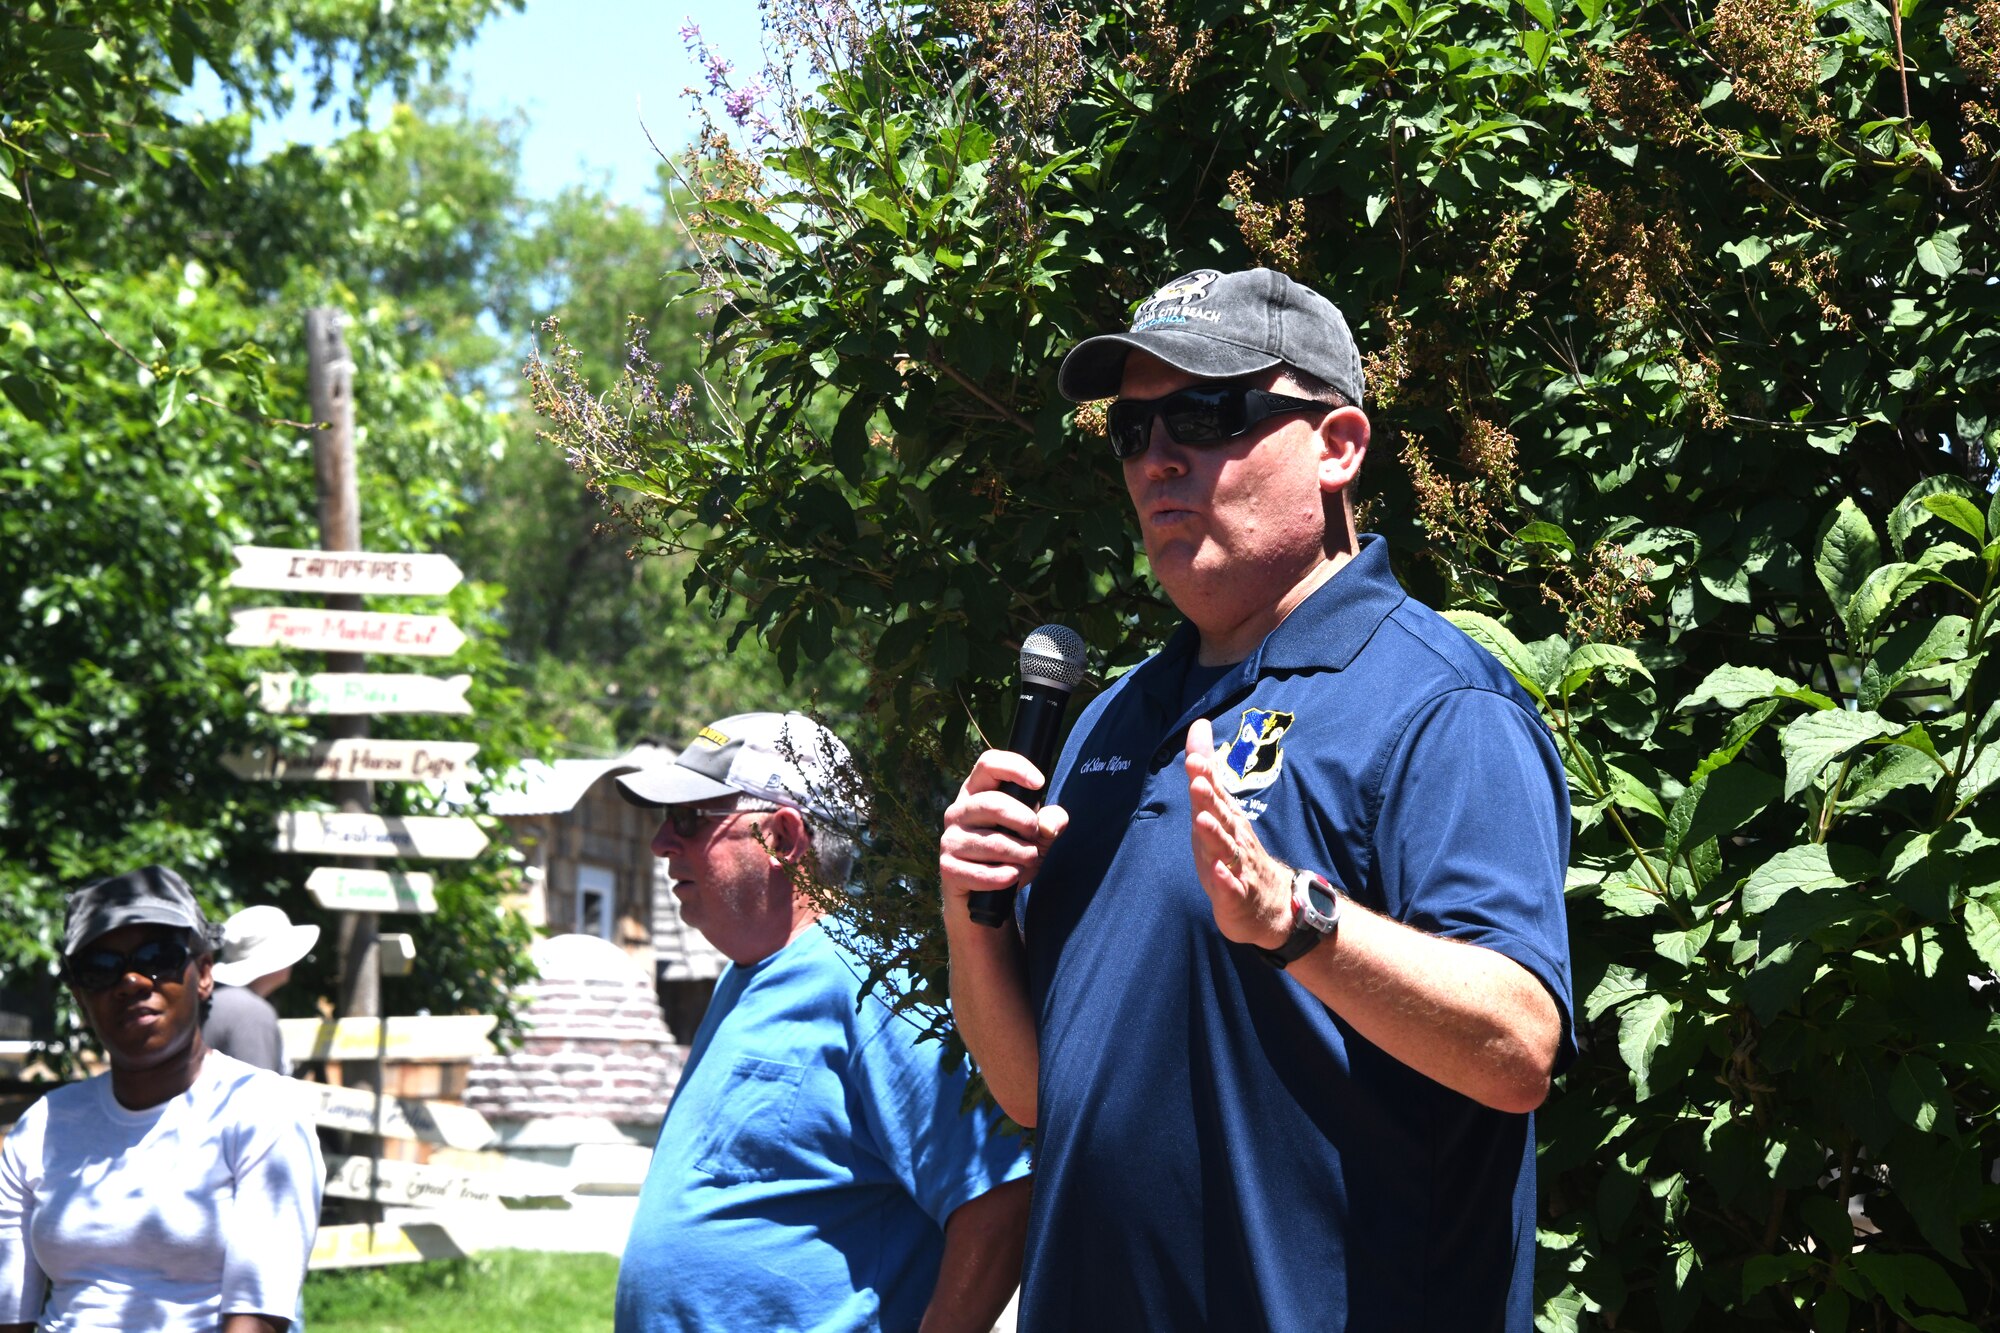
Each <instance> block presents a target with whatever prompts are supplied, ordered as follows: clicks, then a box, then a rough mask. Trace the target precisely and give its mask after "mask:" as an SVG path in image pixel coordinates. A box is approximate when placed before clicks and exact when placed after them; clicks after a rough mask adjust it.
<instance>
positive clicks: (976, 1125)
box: [617, 713, 1028, 1333]
mask: <svg viewBox="0 0 2000 1333" xmlns="http://www.w3.org/2000/svg"><path fill="white" fill-rule="evenodd" d="M847 762H848V761H847V751H846V748H845V747H844V746H843V745H842V744H841V743H840V741H839V740H838V739H836V738H835V737H834V735H833V733H831V732H829V731H827V730H826V729H825V728H824V727H821V726H820V725H818V724H817V723H815V722H813V721H812V720H811V719H809V718H807V717H804V716H802V715H800V714H798V713H786V714H778V713H746V714H742V715H739V716H736V717H729V718H724V719H723V720H722V721H720V722H717V723H715V724H714V725H712V726H708V727H704V728H702V731H701V734H700V735H699V736H697V737H696V738H695V740H694V741H693V743H691V744H690V745H689V746H688V747H687V749H686V750H684V751H682V753H681V755H680V758H679V759H678V760H677V761H676V762H675V763H673V764H669V765H663V766H659V767H655V768H650V769H642V770H640V771H638V772H634V773H627V774H624V775H622V776H621V777H619V779H618V782H619V784H620V786H621V788H622V789H623V793H624V795H625V796H626V798H627V799H628V800H631V801H633V802H634V803H636V804H640V805H648V806H665V807H666V818H665V820H664V821H663V822H662V823H661V825H660V830H659V832H658V833H657V834H656V835H654V838H653V852H654V854H655V855H658V856H662V857H665V858H666V861H667V870H668V873H669V874H670V875H672V876H673V879H674V894H675V896H676V897H677V898H678V899H679V900H680V907H681V916H682V918H683V919H684V920H685V921H686V922H687V923H688V924H689V925H690V926H693V927H694V928H695V929H696V930H699V931H700V932H701V933H702V934H703V935H705V936H706V937H707V938H708V940H709V942H710V943H711V944H713V945H715V947H716V948H717V949H719V950H721V952H722V953H723V954H724V955H725V956H727V957H728V958H729V959H730V960H731V965H730V967H729V968H727V969H726V970H725V971H724V972H723V974H722V977H721V979H720V980H718V981H717V983H716V988H715V995H714V998H713V999H711V1000H710V1001H709V1006H708V1011H707V1013H706V1014H705V1015H704V1016H703V1018H702V1021H701V1026H700V1028H699V1029H698V1030H697V1031H696V1032H695V1037H694V1044H693V1047H692V1049H691V1050H690V1052H689V1055H688V1062H687V1066H686V1068H685V1069H683V1071H682V1073H681V1081H680V1085H679V1087H678V1088H676V1089H675V1092H674V1099H673V1102H672V1104H671V1105H670V1106H669V1107H668V1110H667V1116H666V1119H665V1121H664V1122H663V1123H662V1124H661V1126H660V1139H659V1145H658V1147H657V1148H655V1149H654V1152H653V1162H652V1166H651V1167H650V1169H649V1170H648V1171H647V1174H646V1183H645V1185H644V1187H643V1188H642V1189H641V1191H640V1194H639V1209H638V1213H637V1215H636V1216H635V1217H634V1218H633V1222H632V1233H631V1237H630V1239H629V1240H628V1241H627V1242H626V1246H625V1255H624V1259H623V1261H622V1262H621V1263H620V1264H619V1268H618V1303H617V1328H618V1330H619V1333H667V1331H668V1330H672V1331H673V1333H694V1331H696V1330H714V1331H715V1333H737V1331H738V1330H743V1329H797V1330H826V1331H828V1333H831V1331H832V1330H878V1329H879V1330H886V1331H889V1333H896V1331H898V1330H901V1331H904V1333H915V1330H917V1329H918V1328H919V1327H921V1328H922V1330H923V1331H924V1333H947V1331H960V1330H962V1331H963V1333H975V1331H976V1333H985V1331H986V1330H987V1329H990V1328H991V1327H992V1326H993V1322H994V1320H995V1319H996V1318H997V1317H998V1316H999V1314H1000V1312H1001V1311H1002V1310H1003V1309H1004V1308H1005V1307H1006V1304H1007V1301H1008V1298H1009V1297H1010V1296H1012V1295H1013V1292H1014V1288H1015V1286H1016V1284H1017V1283H1018V1281H1019V1277H1020V1270H1021V1246H1022V1236H1023V1233H1024V1231H1025V1229H1026V1225H1027V1212H1028V1179H1027V1171H1028V1163H1027V1156H1026V1152H1025V1150H1024V1149H1023V1147H1022V1144H1021V1141H1020V1140H1019V1139H1018V1138H1015V1137H1012V1136H1009V1135H1005V1134H1001V1133H999V1132H997V1130H996V1124H997V1117H996V1116H994V1115H992V1114H991V1113H990V1112H981V1111H975V1112H971V1113H962V1112H961V1110H960V1107H961V1105H962V1102H963V1098H964V1095H965V1088H966V1080H967V1076H966V1074H965V1072H964V1071H963V1070H961V1071H959V1072H957V1073H950V1074H948V1073H946V1072H945V1071H944V1070H943V1068H942V1067H941V1066H940V1064H939V1057H938V1052H937V1050H936V1048H935V1047H931V1046H920V1045H919V1043H918V1040H917V1038H918V1035H919V1033H918V1029H917V1028H916V1026H915V1025H914V1024H912V1023H910V1022H909V1021H908V1020H906V1019H903V1018H901V1017H899V1016H897V1015H896V1014H894V1013H892V1012H891V1011H890V1009H889V1008H888V1006H887V1005H885V1004H884V1003H882V1001H881V1000H880V999H878V998H876V997H874V996H872V995H871V996H869V997H868V998H866V999H865V1000H864V999H861V998H860V993H861V982H862V978H863V977H864V976H865V975H866V973H865V969H864V968H863V965H862V964H861V962H860V960H858V959H857V958H855V957H854V956H853V955H852V954H850V953H848V952H847V951H846V950H845V949H844V948H842V947H841V946H840V945H839V944H838V943H836V942H835V941H834V940H833V939H832V938H831V937H830V936H828V935H827V933H826V932H825V931H824V930H823V929H822V928H821V926H820V916H821V912H820V909H819V908H818V907H817V906H815V905H814V903H813V902H812V900H811V899H810V898H809V897H808V896H807V895H806V894H804V893H802V892H800V891H799V888H798V885H799V883H801V882H802V881H801V880H800V878H799V877H800V876H801V875H802V874H803V873H806V872H807V871H810V872H811V873H813V874H816V875H817V877H818V879H819V881H820V882H821V883H822V884H828V885H836V886H837V885H843V884H845V883H846V882H847V876H848V871H849V870H850V869H851V868H852V865H853V860H854V842H853V838H852V832H853V831H854V830H855V829H856V828H857V827H858V825H859V823H860V817H859V813H858V812H857V811H856V810H855V809H853V808H852V806H851V805H850V804H848V803H846V802H845V801H844V799H843V797H842V796H841V795H840V793H842V792H843V791H844V790H847V786H846V784H845V783H844V781H843V778H842V773H843V770H844V769H845V767H846V765H847Z"/></svg>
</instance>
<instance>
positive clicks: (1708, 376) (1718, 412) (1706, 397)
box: [1669, 354, 1729, 430]
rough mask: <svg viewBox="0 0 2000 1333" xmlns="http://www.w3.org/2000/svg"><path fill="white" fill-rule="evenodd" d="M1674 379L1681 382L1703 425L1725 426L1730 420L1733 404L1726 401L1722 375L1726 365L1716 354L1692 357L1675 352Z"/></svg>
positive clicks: (1685, 394)
mask: <svg viewBox="0 0 2000 1333" xmlns="http://www.w3.org/2000/svg"><path fill="white" fill-rule="evenodd" d="M1669 364H1670V365H1671V366H1672V367H1673V372H1674V379H1675V380H1676V381H1677V382H1678V383H1679V384H1680V386H1681V393H1682V395H1683V396H1684V397H1685V398H1686V399H1687V402H1688V406H1689V407H1691V408H1693V409H1694V412H1695V415H1696V417H1697V418H1698V420H1699V421H1700V423H1701V425H1702V427H1703V429H1706V430H1721V429H1722V428H1723V427H1724V426H1726V425H1728V424H1729V407H1728V405H1727V404H1725V403H1724V402H1723V401H1722V388H1721V385H1720V384H1719V382H1718V377H1719V376H1720V375H1721V373H1722V367H1721V366H1720V365H1718V364H1717V363H1716V360H1715V358H1714V357H1712V356H1699V357H1696V358H1695V359H1693V360H1689V359H1688V358H1687V357H1685V356H1681V355H1679V354H1675V355H1674V356H1673V357H1671V358H1669Z"/></svg>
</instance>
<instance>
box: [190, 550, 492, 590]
mask: <svg viewBox="0 0 2000 1333" xmlns="http://www.w3.org/2000/svg"><path fill="white" fill-rule="evenodd" d="M236 563H237V564H238V566H240V568H238V569H237V570H236V572H235V573H233V574H231V575H230V576H229V586H230V587H232V588H275V589H277V590H279V591H281V592H351V593H364V592H380V593H411V594H416V595H419V596H423V595H434V594H437V593H446V592H450V591H451V590H452V589H453V588H456V587H457V586H458V585H459V582H460V581H461V580H462V579H464V577H465V575H463V574H461V573H459V570H458V566H457V565H455V564H453V563H452V562H451V557H449V556H443V555H418V554H412V555H371V554H369V553H368V552H366V551H293V550H286V549H284V548H281V547H276V546H239V547H237V548H236Z"/></svg>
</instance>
